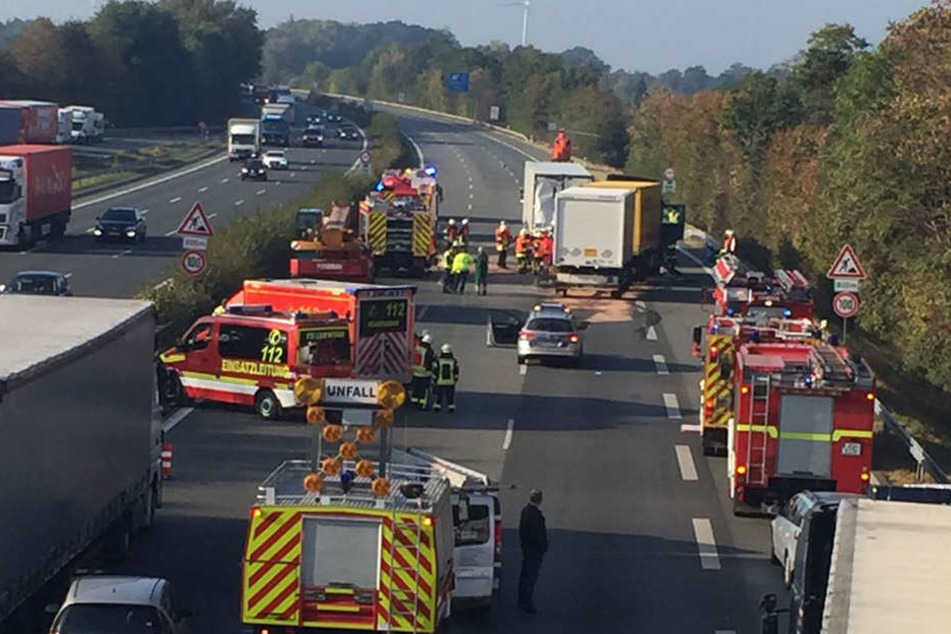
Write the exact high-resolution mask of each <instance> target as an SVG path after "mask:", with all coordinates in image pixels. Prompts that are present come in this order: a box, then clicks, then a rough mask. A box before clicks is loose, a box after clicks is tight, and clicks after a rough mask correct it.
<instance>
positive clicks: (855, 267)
mask: <svg viewBox="0 0 951 634" xmlns="http://www.w3.org/2000/svg"><path fill="white" fill-rule="evenodd" d="M826 277H828V278H829V279H831V280H864V279H865V278H866V277H868V275H866V274H865V269H863V268H862V264H861V263H860V262H859V257H858V256H857V255H855V250H854V249H853V248H852V245H850V244H847V245H845V246H843V247H842V250H841V251H839V255H838V256H836V258H835V263H834V264H833V265H832V268H830V269H829V272H828V273H826Z"/></svg>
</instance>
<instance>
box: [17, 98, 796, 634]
mask: <svg viewBox="0 0 951 634" xmlns="http://www.w3.org/2000/svg"><path fill="white" fill-rule="evenodd" d="M400 115H401V120H402V125H403V130H404V132H405V133H406V134H408V135H409V136H410V137H411V138H412V139H413V140H414V141H415V143H417V144H418V146H419V148H420V150H421V152H422V153H423V155H424V159H425V161H426V162H427V163H434V164H436V165H438V166H439V179H440V182H441V183H442V185H443V188H444V191H445V202H444V204H443V206H442V210H443V211H442V215H443V216H444V217H455V218H462V217H469V218H470V219H471V220H472V223H473V237H474V239H475V240H476V241H477V242H484V243H488V242H489V241H490V239H491V238H490V237H491V233H492V230H493V228H494V226H495V224H496V223H497V221H498V219H500V218H504V219H505V220H507V221H512V222H516V221H517V220H519V219H520V215H521V214H520V205H519V188H520V187H521V176H522V166H523V163H524V161H525V160H526V159H529V158H541V157H542V154H541V153H540V152H538V150H536V149H534V148H531V147H527V146H524V145H523V144H520V143H519V142H517V141H516V140H513V139H512V138H511V137H508V136H503V135H498V134H495V133H488V132H484V131H480V130H475V129H473V128H472V127H471V126H467V125H465V124H461V123H456V122H451V121H448V120H436V119H432V118H428V117H420V116H419V115H415V114H408V113H406V112H405V111H403V112H401V113H400ZM355 150H356V148H354V149H348V150H327V151H326V152H320V151H319V150H300V149H295V150H293V151H292V154H291V156H292V160H295V162H296V163H295V165H294V166H292V169H291V171H290V173H296V174H297V176H296V177H294V178H295V179H297V180H293V181H292V179H291V177H290V173H289V174H287V175H286V176H287V178H283V179H282V182H281V184H280V185H279V186H278V185H276V184H275V183H272V182H269V183H267V184H260V185H259V184H252V183H239V182H235V181H236V179H235V176H236V169H235V166H233V165H228V164H227V162H224V163H216V164H214V165H212V166H211V167H208V168H205V169H201V170H198V171H196V172H194V173H192V174H189V175H187V176H182V177H181V178H177V179H173V180H170V181H168V182H167V183H164V184H162V185H159V186H155V187H151V188H146V189H143V190H140V191H138V192H132V193H130V194H129V195H128V196H121V197H117V198H115V199H113V200H110V201H103V202H101V203H96V204H89V205H87V206H86V207H83V208H82V209H80V210H79V211H78V212H77V214H76V216H75V218H74V222H73V225H72V232H71V235H70V237H69V238H68V239H67V240H65V241H63V242H62V243H61V245H57V246H55V247H54V248H50V249H43V248H40V249H36V250H33V251H30V252H28V253H25V254H23V255H20V254H18V253H12V254H11V253H4V254H2V255H0V274H2V275H4V276H5V275H9V274H10V273H12V272H14V271H15V270H19V269H24V268H53V269H57V270H60V271H64V272H71V273H73V278H72V279H73V283H74V286H75V290H76V291H77V293H90V294H106V295H116V296H121V295H129V294H132V293H134V292H135V291H137V290H138V289H139V288H141V287H142V285H143V284H145V283H148V282H150V281H152V282H154V281H156V280H158V279H160V277H161V275H162V273H163V272H164V271H165V270H166V268H167V267H168V265H169V263H170V262H173V261H174V258H175V257H176V255H177V253H178V251H179V247H180V245H179V241H178V239H177V238H171V237H168V238H165V237H164V236H163V234H164V233H165V232H168V231H172V230H174V229H175V228H176V226H177V223H178V221H179V220H180V219H181V215H182V214H183V213H184V212H185V211H186V210H187V208H188V207H189V206H190V205H191V204H192V203H193V202H194V201H195V200H201V202H202V204H203V205H204V206H205V209H206V211H208V212H210V213H215V214H217V216H216V217H215V218H214V219H213V222H216V223H224V222H227V220H228V219H229V218H231V217H233V215H234V214H236V213H240V212H241V207H242V206H246V207H250V206H255V205H257V204H259V203H260V204H264V203H265V202H275V201H278V200H282V199H287V198H290V197H292V196H294V195H295V194H296V193H299V192H302V191H303V186H302V184H300V181H301V180H303V181H304V182H312V180H313V179H314V178H316V175H317V173H318V172H319V170H321V169H326V167H327V166H328V165H330V166H333V167H340V168H343V167H346V166H347V165H349V163H350V162H352V161H353V158H354V156H355V153H356V152H355ZM318 159H319V163H320V165H313V164H310V163H309V160H318ZM304 168H307V169H304ZM226 178H227V179H229V181H228V182H223V181H224V179H226ZM204 187H207V188H208V189H207V190H204V191H201V190H202V188H204ZM259 190H265V192H264V193H262V194H261V195H260V196H259V195H258V194H257V192H258V191H259ZM176 199H178V200H176ZM239 200H242V201H244V203H243V205H237V204H236V203H237V201H239ZM119 203H122V204H135V205H139V206H140V207H143V208H148V209H149V211H150V213H149V225H150V226H149V230H150V233H151V235H152V236H156V235H157V236H158V238H155V242H154V243H152V242H150V243H147V244H146V245H144V247H142V246H139V247H126V246H122V245H117V246H114V247H113V246H109V247H106V246H102V247H99V246H96V245H94V244H93V243H92V240H91V237H90V236H88V235H86V233H85V229H86V228H88V227H91V223H92V219H93V218H94V216H95V215H96V213H98V212H99V211H100V210H101V209H103V208H104V206H105V205H107V204H119ZM680 264H681V270H682V271H683V272H684V275H683V276H681V277H679V278H676V279H658V280H657V281H656V282H655V283H654V284H653V285H652V286H650V287H646V288H644V289H642V290H641V291H639V292H638V293H636V294H635V293H632V294H629V296H628V297H626V298H625V299H624V300H620V301H611V300H608V299H593V298H590V297H583V296H578V297H570V298H569V299H568V300H567V301H568V302H569V303H570V304H571V305H572V306H573V307H574V308H575V309H576V310H577V311H578V312H579V314H580V315H581V316H582V317H583V318H585V319H588V320H590V321H591V324H592V325H591V327H590V329H589V330H588V331H587V333H586V341H585V353H586V357H585V361H584V364H583V366H582V367H581V368H578V369H567V368H560V367H544V366H539V365H530V366H527V367H524V368H520V366H518V365H517V364H516V359H515V352H514V350H512V349H509V348H489V347H487V346H486V343H485V342H486V337H485V330H486V326H485V324H486V316H487V311H489V310H491V309H505V310H523V311H524V310H528V309H529V308H530V307H531V306H532V305H533V304H534V303H535V302H536V301H537V300H538V298H539V294H538V291H537V290H536V289H535V288H534V287H533V286H532V285H530V284H529V283H528V281H527V280H524V279H520V278H519V276H517V275H514V274H511V273H505V272H499V271H495V272H493V274H492V275H491V276H490V283H489V294H488V296H487V297H477V296H475V295H473V294H471V293H472V291H471V290H470V291H469V292H470V294H469V295H466V296H464V297H457V296H453V295H443V294H442V293H440V292H439V288H438V286H437V284H436V283H435V282H433V281H430V280H427V281H421V282H420V284H419V288H420V292H419V294H418V296H417V318H418V321H419V322H420V326H419V328H420V329H423V328H425V329H428V330H429V331H430V332H431V333H432V334H433V336H434V343H436V344H437V346H438V345H440V344H442V343H444V342H448V343H450V344H452V346H453V348H454V351H455V352H456V356H457V357H458V358H459V360H460V364H461V369H462V378H461V381H460V384H459V386H458V390H459V395H458V399H457V402H458V406H459V410H458V411H457V412H456V413H455V414H454V415H450V414H448V413H442V414H435V413H419V412H415V411H410V412H408V413H407V414H406V415H401V416H400V417H398V428H397V430H396V432H395V439H396V442H397V443H398V444H400V445H403V444H405V445H409V446H415V447H419V448H422V449H425V450H427V451H430V452H432V453H435V454H437V455H440V456H443V457H446V458H448V459H451V460H455V461H457V462H460V463H463V464H465V465H466V466H469V467H472V468H474V469H478V470H480V471H484V472H486V473H488V474H489V475H490V476H491V477H493V478H495V479H498V480H499V481H500V482H501V483H502V484H503V491H502V493H501V497H502V503H503V513H504V519H505V528H506V531H505V535H504V546H503V552H504V561H505V564H504V565H505V568H504V580H503V589H502V592H501V596H500V597H499V598H498V601H497V603H496V605H495V606H494V607H493V608H492V609H491V610H490V611H488V612H472V611H467V610H465V609H464V607H463V606H458V607H457V606H454V610H453V613H454V615H453V618H452V620H451V624H450V628H449V631H451V632H461V633H468V632H472V633H475V632H480V633H483V632H498V633H500V634H501V633H503V632H505V633H510V632H512V633H525V634H529V633H534V632H546V633H552V632H579V631H580V632H609V631H612V632H613V631H616V632H658V633H660V632H671V633H681V632H683V633H686V632H690V633H709V634H726V633H728V632H732V633H736V634H751V633H753V632H758V631H759V622H758V616H757V612H756V607H757V603H758V601H759V597H760V596H761V595H762V594H763V593H765V592H775V591H777V590H779V589H780V586H781V574H780V572H779V568H777V567H774V566H772V565H771V564H770V562H769V543H768V542H769V530H768V522H767V521H766V520H763V519H745V518H744V519H741V518H735V517H734V516H733V514H732V506H731V504H730V500H729V496H728V492H727V490H726V479H725V471H726V468H725V460H724V459H722V458H707V457H704V456H703V455H702V453H701V450H700V441H699V437H698V435H697V434H696V433H694V432H692V431H689V427H688V428H687V429H686V430H685V429H684V428H682V425H688V426H689V425H693V424H695V423H696V420H697V412H696V406H697V401H698V396H697V392H698V388H697V382H698V380H699V378H700V372H699V363H698V362H697V361H696V360H695V359H694V358H693V357H691V355H690V334H691V329H692V328H693V326H695V325H697V324H699V323H701V322H703V321H704V320H705V316H706V313H705V312H704V311H703V310H702V309H701V307H700V302H699V299H700V288H701V286H702V285H704V284H706V283H707V281H706V280H705V278H704V274H703V271H702V270H701V269H700V268H698V267H696V266H692V264H691V262H690V261H688V260H686V259H684V260H683V261H682V262H681V263H680ZM166 429H167V430H168V433H167V439H168V440H170V441H171V442H173V443H174V476H173V479H172V480H171V481H169V482H167V483H166V489H165V505H164V507H163V508H162V509H161V511H160V512H159V515H158V517H157V519H156V524H155V526H154V528H153V530H152V531H151V532H150V533H148V534H146V535H144V536H142V538H141V539H138V540H137V541H136V542H135V544H134V548H133V557H132V559H131V561H130V562H129V563H128V564H127V565H126V566H125V567H124V568H123V570H124V571H127V572H130V573H136V574H149V575H160V576H165V577H168V578H169V579H171V580H172V581H173V583H174V584H175V585H176V586H177V588H178V592H179V595H180V601H181V603H182V605H183V606H186V607H190V608H193V609H195V610H196V611H197V613H198V615H197V616H196V618H195V619H194V620H193V622H192V624H191V627H192V631H196V632H203V633H208V634H215V633H221V634H231V633H234V632H240V631H242V628H241V624H240V621H239V602H240V591H241V587H240V586H241V584H240V573H241V557H242V551H243V542H244V535H245V530H246V522H247V517H248V509H249V506H250V505H251V504H252V503H253V499H254V495H255V493H256V487H257V486H258V484H259V483H260V481H261V480H262V479H263V478H264V477H265V476H266V475H267V474H268V472H270V471H271V470H272V469H273V468H274V467H275V466H276V465H278V464H279V463H280V462H281V461H283V460H285V459H289V458H299V457H304V455H305V452H306V451H307V438H308V434H309V430H308V429H307V428H306V427H305V426H304V425H303V424H302V423H301V421H300V420H299V419H291V420H287V421H282V422H279V423H270V424H267V423H264V422H262V421H261V420H259V419H258V418H257V417H256V416H255V415H254V414H253V413H252V412H250V411H246V410H243V409H240V408H226V407H221V406H214V405H200V406H198V407H196V408H195V409H193V410H192V409H184V410H179V411H177V412H175V413H173V414H171V415H170V416H169V418H168V419H167V420H166ZM532 488H540V489H543V490H544V494H545V501H544V504H543V507H542V508H543V511H544V513H545V515H546V517H547V521H548V527H549V530H550V542H551V548H550V550H549V552H548V555H547V557H546V559H545V562H544V565H543V567H542V573H541V578H540V581H539V584H538V589H537V594H536V603H537V605H538V607H539V610H540V612H539V614H535V615H526V614H523V613H521V612H519V611H517V610H516V606H515V589H516V582H517V577H518V567H519V566H518V564H519V558H520V555H519V549H518V538H517V530H516V529H517V524H518V516H519V511H520V509H521V507H522V506H523V505H524V504H525V502H526V500H527V495H528V491H529V490H530V489H532ZM780 601H781V603H782V602H783V599H782V598H781V599H780Z"/></svg>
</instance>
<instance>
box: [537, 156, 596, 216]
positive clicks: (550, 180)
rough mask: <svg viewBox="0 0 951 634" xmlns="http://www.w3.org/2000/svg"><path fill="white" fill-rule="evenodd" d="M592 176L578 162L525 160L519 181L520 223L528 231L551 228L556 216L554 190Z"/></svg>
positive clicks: (584, 180) (556, 191)
mask: <svg viewBox="0 0 951 634" xmlns="http://www.w3.org/2000/svg"><path fill="white" fill-rule="evenodd" d="M593 180H594V176H592V175H591V172H589V171H588V170H587V169H585V168H584V167H582V166H581V165H578V164H577V163H552V162H546V161H525V173H524V178H523V180H522V183H524V189H523V190H522V227H524V228H526V229H528V230H529V231H535V229H536V228H539V229H541V228H550V227H551V226H552V225H553V224H554V219H555V194H557V193H558V192H560V191H561V190H563V189H567V188H569V187H577V186H580V185H584V184H585V183H590V182H591V181H593Z"/></svg>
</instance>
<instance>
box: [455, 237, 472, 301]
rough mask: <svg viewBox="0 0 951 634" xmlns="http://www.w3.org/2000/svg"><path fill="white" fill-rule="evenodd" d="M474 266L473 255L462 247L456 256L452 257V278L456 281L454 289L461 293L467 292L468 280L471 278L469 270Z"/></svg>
mask: <svg viewBox="0 0 951 634" xmlns="http://www.w3.org/2000/svg"><path fill="white" fill-rule="evenodd" d="M471 268H472V256H471V255H469V252H468V251H466V249H465V247H462V248H461V249H460V250H459V252H458V253H457V254H456V256H455V257H454V258H453V259H452V279H453V282H454V288H453V290H454V291H455V292H456V293H458V294H460V295H465V294H466V281H467V280H468V279H469V270H470V269H471Z"/></svg>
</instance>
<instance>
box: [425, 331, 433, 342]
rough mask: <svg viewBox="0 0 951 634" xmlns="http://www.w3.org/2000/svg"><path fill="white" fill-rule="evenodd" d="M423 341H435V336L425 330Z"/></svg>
mask: <svg viewBox="0 0 951 634" xmlns="http://www.w3.org/2000/svg"><path fill="white" fill-rule="evenodd" d="M422 341H423V343H432V342H433V336H432V335H431V334H429V333H428V332H424V333H423V339H422Z"/></svg>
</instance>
